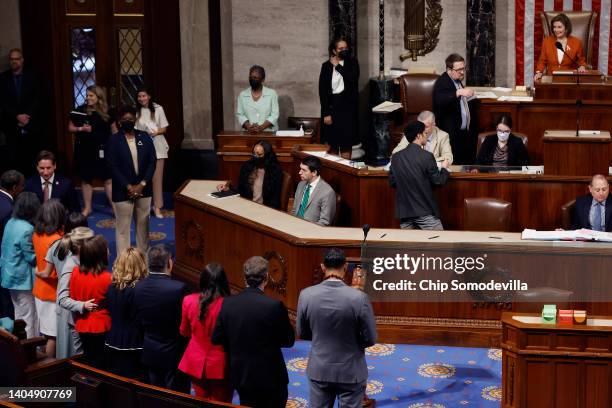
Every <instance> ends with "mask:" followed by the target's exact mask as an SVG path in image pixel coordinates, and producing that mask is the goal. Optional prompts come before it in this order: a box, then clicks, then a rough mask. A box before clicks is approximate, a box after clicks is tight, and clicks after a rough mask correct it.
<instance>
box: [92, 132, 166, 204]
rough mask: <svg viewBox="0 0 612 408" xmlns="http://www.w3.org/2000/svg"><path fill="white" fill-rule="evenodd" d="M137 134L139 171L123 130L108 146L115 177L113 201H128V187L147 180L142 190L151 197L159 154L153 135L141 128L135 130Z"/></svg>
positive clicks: (107, 150)
mask: <svg viewBox="0 0 612 408" xmlns="http://www.w3.org/2000/svg"><path fill="white" fill-rule="evenodd" d="M134 133H135V134H136V150H137V152H138V173H136V172H135V171H134V163H133V161H132V154H131V153H130V148H129V146H128V143H127V140H125V135H124V133H123V131H121V130H120V131H119V132H118V133H116V134H114V135H112V136H111V137H110V138H109V142H108V145H107V146H106V151H105V153H104V154H105V156H104V157H106V161H107V162H108V166H109V167H110V170H111V173H112V176H113V177H112V179H113V202H115V203H119V202H122V201H128V200H129V199H130V198H129V197H128V191H127V187H128V185H130V184H131V185H135V184H138V183H140V182H141V181H143V180H144V181H146V183H147V185H146V187H145V188H144V189H143V191H142V195H143V196H144V197H151V194H152V191H153V190H152V187H151V184H152V183H151V180H152V179H153V173H154V172H155V164H156V163H157V156H156V154H155V147H154V145H153V141H152V140H151V136H149V135H147V134H146V133H144V132H141V131H139V130H134Z"/></svg>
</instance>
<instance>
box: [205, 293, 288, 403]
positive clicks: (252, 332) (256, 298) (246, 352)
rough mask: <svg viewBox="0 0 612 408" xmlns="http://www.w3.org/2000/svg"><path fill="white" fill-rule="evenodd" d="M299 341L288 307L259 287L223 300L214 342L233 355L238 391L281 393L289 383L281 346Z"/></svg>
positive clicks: (232, 375) (232, 370) (231, 362)
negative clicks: (272, 391) (296, 337)
mask: <svg viewBox="0 0 612 408" xmlns="http://www.w3.org/2000/svg"><path fill="white" fill-rule="evenodd" d="M294 342H295V334H294V333H293V327H292V326H291V323H290V322H289V316H288V314H287V308H286V307H285V305H283V303H282V302H280V301H278V300H275V299H272V298H270V297H268V296H266V295H265V294H264V293H263V292H262V291H260V290H259V289H257V288H250V287H247V288H246V289H245V290H244V291H242V292H241V293H240V294H238V295H235V296H230V297H227V298H225V299H224V300H223V305H222V306H221V311H220V312H219V317H218V318H217V323H216V326H215V330H214V332H213V335H212V343H213V344H219V345H223V348H224V349H225V351H226V353H228V354H229V366H230V368H229V373H230V380H231V383H232V385H233V386H234V388H236V389H238V390H240V389H252V390H258V391H265V390H278V389H279V388H284V387H286V386H287V383H288V382H289V377H288V375H287V367H286V366H285V360H284V358H283V353H282V352H281V347H291V346H293V343H294Z"/></svg>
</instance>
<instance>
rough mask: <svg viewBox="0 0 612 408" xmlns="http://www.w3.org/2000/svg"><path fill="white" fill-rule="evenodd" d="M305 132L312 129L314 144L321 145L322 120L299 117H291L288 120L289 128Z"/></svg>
mask: <svg viewBox="0 0 612 408" xmlns="http://www.w3.org/2000/svg"><path fill="white" fill-rule="evenodd" d="M300 126H302V127H303V128H304V130H305V131H306V130H308V129H312V143H319V141H320V139H321V118H307V117H298V116H289V117H288V118H287V127H289V128H294V129H298V130H299V129H300Z"/></svg>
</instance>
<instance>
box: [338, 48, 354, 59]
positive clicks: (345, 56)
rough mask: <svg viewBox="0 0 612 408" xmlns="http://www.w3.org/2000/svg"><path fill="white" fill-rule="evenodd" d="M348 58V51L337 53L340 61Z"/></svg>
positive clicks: (349, 54)
mask: <svg viewBox="0 0 612 408" xmlns="http://www.w3.org/2000/svg"><path fill="white" fill-rule="evenodd" d="M350 56H351V53H350V52H349V50H342V51H340V52H339V53H338V58H340V59H342V60H345V59H347V58H348V57H350Z"/></svg>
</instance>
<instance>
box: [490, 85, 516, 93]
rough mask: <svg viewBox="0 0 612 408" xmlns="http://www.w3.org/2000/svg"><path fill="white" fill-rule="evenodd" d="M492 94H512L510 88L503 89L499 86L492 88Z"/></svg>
mask: <svg viewBox="0 0 612 408" xmlns="http://www.w3.org/2000/svg"><path fill="white" fill-rule="evenodd" d="M493 92H512V88H504V87H501V86H498V87H495V88H493Z"/></svg>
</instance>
